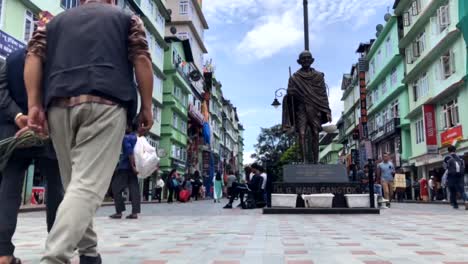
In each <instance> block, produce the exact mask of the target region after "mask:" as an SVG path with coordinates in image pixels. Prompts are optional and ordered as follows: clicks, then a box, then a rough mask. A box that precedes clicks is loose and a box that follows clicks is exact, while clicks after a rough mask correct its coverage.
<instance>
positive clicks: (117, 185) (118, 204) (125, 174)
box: [110, 125, 141, 219]
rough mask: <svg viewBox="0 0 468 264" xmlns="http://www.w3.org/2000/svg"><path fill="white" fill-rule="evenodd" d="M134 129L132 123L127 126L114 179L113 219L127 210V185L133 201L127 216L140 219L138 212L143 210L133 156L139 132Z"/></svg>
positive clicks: (112, 185)
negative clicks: (125, 193)
mask: <svg viewBox="0 0 468 264" xmlns="http://www.w3.org/2000/svg"><path fill="white" fill-rule="evenodd" d="M134 131H136V128H134V127H132V125H128V126H127V130H126V131H125V136H124V139H123V142H122V153H121V154H120V160H119V164H118V166H117V172H116V174H115V176H114V179H113V180H112V184H111V188H112V193H113V195H114V202H115V211H116V213H115V214H113V215H111V216H110V218H112V219H120V218H122V212H124V211H125V201H124V198H123V196H122V192H123V191H124V189H125V188H127V187H128V189H129V191H130V199H131V201H132V213H131V214H130V215H128V216H127V219H138V214H139V213H140V211H141V201H140V185H139V184H138V178H137V175H138V171H137V170H136V167H135V157H134V156H133V149H134V148H135V145H136V142H137V134H136V133H135V132H134Z"/></svg>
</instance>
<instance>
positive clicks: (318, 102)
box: [283, 69, 331, 132]
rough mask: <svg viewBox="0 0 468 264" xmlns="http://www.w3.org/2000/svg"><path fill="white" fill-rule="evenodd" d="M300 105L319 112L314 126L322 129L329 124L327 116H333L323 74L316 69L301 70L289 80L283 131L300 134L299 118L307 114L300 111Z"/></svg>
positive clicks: (284, 106)
mask: <svg viewBox="0 0 468 264" xmlns="http://www.w3.org/2000/svg"><path fill="white" fill-rule="evenodd" d="M300 105H303V106H304V107H306V108H309V109H310V108H312V109H313V110H314V111H315V112H319V113H318V114H317V116H318V117H319V118H315V119H314V124H313V125H314V126H319V127H321V126H322V124H326V123H328V117H327V116H328V115H331V110H330V106H329V103H328V95H327V87H326V85H325V78H324V74H323V73H321V72H319V71H316V70H314V69H311V70H310V71H304V70H302V69H300V70H298V71H297V72H296V73H294V74H293V76H291V78H289V84H288V93H287V95H286V96H285V97H284V99H283V129H285V130H288V131H292V130H294V131H296V132H299V131H298V129H299V127H298V124H297V121H298V118H297V116H298V115H305V114H306V113H304V112H299V111H298V109H299V106H300ZM308 112H310V111H308ZM308 120H311V119H310V118H308Z"/></svg>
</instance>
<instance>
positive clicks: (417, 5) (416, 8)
mask: <svg viewBox="0 0 468 264" xmlns="http://www.w3.org/2000/svg"><path fill="white" fill-rule="evenodd" d="M420 12H421V0H415V1H413V3H411V15H413V16H417V15H419V13H420Z"/></svg>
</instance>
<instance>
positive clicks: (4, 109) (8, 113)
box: [0, 62, 21, 122]
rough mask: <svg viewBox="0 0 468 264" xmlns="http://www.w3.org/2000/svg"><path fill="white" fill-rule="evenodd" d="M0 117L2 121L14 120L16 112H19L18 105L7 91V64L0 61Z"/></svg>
mask: <svg viewBox="0 0 468 264" xmlns="http://www.w3.org/2000/svg"><path fill="white" fill-rule="evenodd" d="M0 113H1V114H0V117H1V118H2V119H6V120H2V121H10V122H14V121H15V117H16V115H17V114H18V113H21V109H20V108H19V106H18V105H17V104H16V103H15V101H13V99H12V98H11V96H10V92H9V91H8V81H7V65H6V63H5V62H0Z"/></svg>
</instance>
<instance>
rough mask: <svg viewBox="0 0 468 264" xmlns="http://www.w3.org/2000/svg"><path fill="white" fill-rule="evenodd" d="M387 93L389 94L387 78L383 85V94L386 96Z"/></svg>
mask: <svg viewBox="0 0 468 264" xmlns="http://www.w3.org/2000/svg"><path fill="white" fill-rule="evenodd" d="M386 93H387V78H385V79H384V80H383V83H382V94H386Z"/></svg>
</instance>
